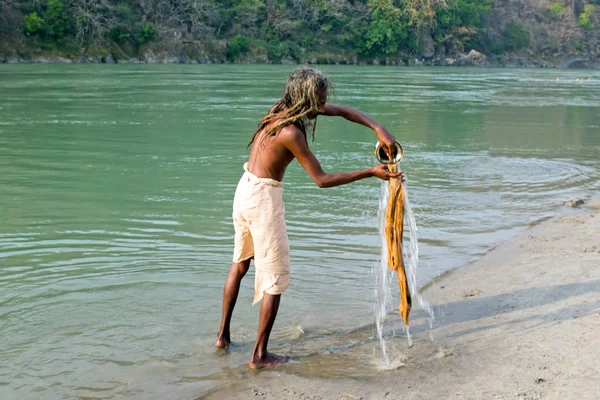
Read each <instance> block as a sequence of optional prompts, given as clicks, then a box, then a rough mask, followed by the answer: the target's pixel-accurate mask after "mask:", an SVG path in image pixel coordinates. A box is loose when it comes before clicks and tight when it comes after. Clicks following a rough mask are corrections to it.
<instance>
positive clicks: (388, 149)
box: [375, 125, 396, 160]
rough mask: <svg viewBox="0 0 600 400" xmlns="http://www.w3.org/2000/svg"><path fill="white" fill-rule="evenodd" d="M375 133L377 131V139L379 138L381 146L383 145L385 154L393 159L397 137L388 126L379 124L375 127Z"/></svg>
mask: <svg viewBox="0 0 600 400" xmlns="http://www.w3.org/2000/svg"><path fill="white" fill-rule="evenodd" d="M375 133H377V139H378V140H379V143H381V147H383V150H384V151H385V154H387V156H388V157H389V158H390V160H393V159H394V150H395V147H396V138H395V137H394V136H393V135H392V134H391V133H390V132H388V130H387V128H386V127H385V126H383V125H379V126H377V127H376V128H375Z"/></svg>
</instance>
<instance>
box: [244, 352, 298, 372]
mask: <svg viewBox="0 0 600 400" xmlns="http://www.w3.org/2000/svg"><path fill="white" fill-rule="evenodd" d="M289 359H290V358H289V357H286V356H278V355H277V354H273V353H266V355H265V356H264V357H263V358H258V357H253V358H252V360H250V362H249V363H248V365H250V368H252V369H262V368H269V367H274V366H276V365H280V364H285V363H286V362H288V361H289Z"/></svg>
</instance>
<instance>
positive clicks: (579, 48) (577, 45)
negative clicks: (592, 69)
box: [575, 40, 585, 53]
mask: <svg viewBox="0 0 600 400" xmlns="http://www.w3.org/2000/svg"><path fill="white" fill-rule="evenodd" d="M584 50H585V42H584V41H582V40H578V41H577V42H575V51H576V52H577V53H581V52H582V51H584Z"/></svg>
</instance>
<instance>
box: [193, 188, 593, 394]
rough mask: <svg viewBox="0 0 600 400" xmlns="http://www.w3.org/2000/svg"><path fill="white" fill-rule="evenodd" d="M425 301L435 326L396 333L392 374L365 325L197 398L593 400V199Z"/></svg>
mask: <svg viewBox="0 0 600 400" xmlns="http://www.w3.org/2000/svg"><path fill="white" fill-rule="evenodd" d="M426 295H427V297H429V299H430V302H431V304H432V305H433V306H434V307H435V311H436V322H435V325H434V329H433V330H432V331H431V330H429V329H428V327H427V320H426V318H425V315H424V313H423V312H422V311H419V310H417V311H416V312H415V313H414V314H413V315H412V316H411V320H412V327H411V333H412V334H413V342H414V344H413V346H412V347H410V348H409V347H408V346H407V343H406V342H407V341H406V337H405V336H404V335H403V334H400V333H399V334H397V335H396V336H395V337H394V338H392V339H390V340H391V341H392V342H393V343H395V344H396V349H397V353H396V354H394V355H393V357H392V358H393V359H394V360H395V361H396V366H395V368H392V369H389V370H381V369H380V368H378V366H377V365H375V364H374V363H373V360H374V358H375V357H374V355H373V353H374V349H376V348H377V347H378V345H377V342H376V340H375V338H374V337H373V335H372V334H371V332H372V330H370V329H368V328H361V329H357V330H356V331H353V332H345V333H344V334H340V335H339V336H338V337H336V339H335V342H336V343H337V344H338V345H339V346H337V347H336V346H335V345H332V339H331V338H329V339H328V340H327V341H326V344H325V345H324V346H323V347H324V348H325V350H326V351H316V352H313V353H311V355H307V356H305V357H302V358H301V359H297V360H296V361H295V362H294V363H292V364H288V365H286V366H282V367H277V368H274V369H272V370H269V371H261V372H258V373H253V372H250V371H248V368H247V367H246V366H243V367H238V368H237V369H236V371H230V372H229V373H230V374H232V376H231V377H230V378H235V379H229V380H228V381H229V382H232V381H233V382H234V383H229V384H226V385H221V386H218V387H216V388H214V389H213V390H212V391H211V392H209V393H205V394H204V395H202V396H201V397H200V398H201V399H248V398H257V399H284V400H286V399H307V400H308V399H311V400H317V399H336V400H338V399H339V400H351V399H474V400H475V399H577V400H584V399H590V400H592V399H593V400H596V399H599V398H600V200H599V199H596V200H593V201H589V202H587V204H586V205H585V206H584V208H581V209H580V210H575V211H573V213H572V214H570V215H568V216H562V217H557V218H554V219H551V220H548V221H545V222H543V223H541V224H539V225H537V226H534V227H531V228H530V229H528V230H526V231H525V232H523V233H522V234H520V235H519V236H518V237H517V238H515V239H513V240H511V241H509V242H506V243H503V244H501V245H499V246H498V247H496V248H494V249H493V250H491V251H490V252H489V253H487V254H486V255H485V256H484V257H482V258H481V259H479V260H478V261H477V262H475V263H473V264H471V265H469V266H466V267H464V268H461V269H459V270H457V271H454V272H453V273H451V274H448V275H446V276H444V277H442V278H440V279H438V280H437V281H435V282H433V283H432V284H431V285H429V286H428V287H427V289H426ZM393 320H394V321H396V322H398V320H400V317H399V316H397V317H396V318H394V319H393ZM393 323H394V322H392V324H393ZM398 326H399V325H398ZM393 327H394V326H392V325H388V326H386V330H387V331H388V332H389V331H390V330H391V329H392V328H393ZM431 336H432V337H433V340H431ZM344 344H346V346H344ZM311 347H316V348H318V340H317V341H313V342H312V344H311ZM331 349H337V350H331Z"/></svg>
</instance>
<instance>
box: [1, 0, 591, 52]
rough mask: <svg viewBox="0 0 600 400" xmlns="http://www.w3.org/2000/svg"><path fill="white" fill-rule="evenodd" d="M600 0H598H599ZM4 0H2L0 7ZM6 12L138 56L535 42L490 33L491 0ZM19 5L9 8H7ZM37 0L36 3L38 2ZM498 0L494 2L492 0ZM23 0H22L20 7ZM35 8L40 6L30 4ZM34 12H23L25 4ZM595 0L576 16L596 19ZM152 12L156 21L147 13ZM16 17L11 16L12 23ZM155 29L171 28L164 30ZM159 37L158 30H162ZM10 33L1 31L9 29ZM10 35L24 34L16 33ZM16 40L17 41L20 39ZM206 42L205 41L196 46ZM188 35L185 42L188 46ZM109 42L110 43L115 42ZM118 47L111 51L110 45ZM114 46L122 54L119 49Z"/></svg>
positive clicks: (67, 6) (161, 4) (60, 37)
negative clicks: (165, 49) (170, 50)
mask: <svg viewBox="0 0 600 400" xmlns="http://www.w3.org/2000/svg"><path fill="white" fill-rule="evenodd" d="M550 1H552V2H554V3H552V4H551V5H550V6H549V10H550V13H551V14H552V15H553V16H554V18H556V19H560V18H564V16H565V15H566V11H565V6H563V3H562V1H563V0H550ZM595 1H600V0H595ZM2 2H3V0H0V10H3V11H4V9H2V4H3V3H2ZM4 3H6V4H8V6H6V7H8V8H9V9H8V11H10V12H5V13H4V14H0V32H2V35H5V32H8V31H9V30H8V28H7V26H8V25H7V24H3V22H4V21H5V20H6V19H3V18H7V17H5V15H8V16H10V15H17V16H18V17H16V18H17V22H16V24H15V25H14V26H16V27H17V28H18V29H12V31H11V33H12V32H13V31H17V32H19V33H20V34H21V35H25V36H26V37H33V36H36V37H37V38H36V39H35V40H32V39H27V40H29V41H30V43H32V44H33V45H35V46H38V47H43V48H44V49H53V50H58V51H67V50H68V51H73V52H77V51H82V50H81V49H84V50H83V51H86V52H87V51H88V47H96V48H111V49H112V48H117V49H120V50H122V52H123V54H122V55H120V56H119V57H121V58H125V57H127V56H132V57H135V56H136V53H137V52H139V51H141V50H140V45H143V44H147V43H149V42H153V41H157V40H164V41H165V44H166V45H167V46H168V45H170V44H172V43H173V42H183V43H185V44H186V49H196V50H186V51H196V52H197V57H200V55H209V56H210V57H211V58H212V59H213V60H214V61H215V62H226V61H228V60H229V61H235V60H239V59H240V58H242V56H243V55H244V54H249V53H250V52H251V54H252V56H253V57H257V58H259V59H261V58H262V59H265V58H267V59H269V60H270V61H271V62H274V63H278V62H281V60H285V59H293V60H295V61H297V62H300V61H303V60H305V59H308V58H315V59H317V60H338V58H336V57H338V56H339V60H343V59H349V58H351V57H354V56H357V55H358V56H362V57H388V56H394V55H397V54H399V52H403V51H414V52H418V51H419V50H420V47H422V45H423V43H421V41H422V40H423V38H426V35H427V34H430V35H431V36H432V37H433V38H434V41H435V42H436V43H438V44H442V45H445V46H446V49H447V51H448V53H450V54H454V53H456V52H459V51H464V50H468V49H470V48H476V49H477V48H482V47H485V46H484V44H488V46H487V47H488V48H489V50H490V51H492V52H493V53H496V54H502V53H503V52H504V51H505V50H506V51H510V50H519V49H523V48H526V47H527V46H529V40H530V39H529V32H527V30H525V28H523V27H522V26H520V25H517V24H509V25H508V26H507V27H506V32H504V35H503V37H502V40H498V41H497V42H493V43H489V42H488V39H487V38H486V37H485V36H484V33H485V27H484V24H485V21H486V16H487V15H488V14H490V11H491V4H492V2H491V0H443V1H431V0H268V1H267V0H166V1H165V0H143V1H141V0H135V1H134V0H89V1H88V0H85V1H84V0H9V1H7V0H5V1H4ZM13 4H14V5H15V6H14V9H12V10H11V8H10V7H13ZM34 4H35V5H34ZM494 4H495V3H494ZM17 5H18V6H17ZM33 10H36V11H37V12H31V11H33ZM24 12H25V13H27V12H31V13H30V14H28V15H26V16H25V17H23V13H24ZM592 13H593V6H590V5H588V6H586V8H585V12H584V13H582V14H581V15H580V17H579V25H580V26H581V27H582V28H583V29H584V30H586V31H589V30H591V29H592V28H593V27H594V22H595V21H596V20H595V19H594V18H596V17H595V16H594V15H592ZM148 21H152V22H148ZM11 26H13V25H11ZM158 32H165V33H164V38H163V37H159V33H158ZM160 36H162V35H160ZM3 38H4V36H3ZM13 39H18V37H14V36H13ZM15 42H16V41H15ZM200 43H202V45H200ZM188 44H189V46H188ZM111 51H112V50H111ZM113 53H114V52H113ZM114 54H116V53H114Z"/></svg>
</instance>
